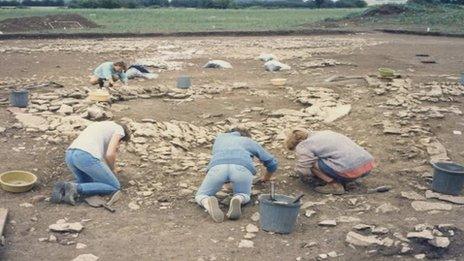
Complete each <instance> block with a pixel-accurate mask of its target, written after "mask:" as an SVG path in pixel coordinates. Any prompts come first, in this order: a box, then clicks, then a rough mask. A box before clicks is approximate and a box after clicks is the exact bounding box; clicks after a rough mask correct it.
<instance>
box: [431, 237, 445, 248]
mask: <svg viewBox="0 0 464 261" xmlns="http://www.w3.org/2000/svg"><path fill="white" fill-rule="evenodd" d="M428 243H429V244H430V245H432V246H434V247H439V248H447V247H448V246H449V245H450V240H449V238H447V237H435V238H434V239H432V240H429V241H428Z"/></svg>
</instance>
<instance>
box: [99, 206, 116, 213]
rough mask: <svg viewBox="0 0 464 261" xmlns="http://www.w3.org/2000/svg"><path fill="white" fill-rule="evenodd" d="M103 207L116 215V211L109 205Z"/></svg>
mask: <svg viewBox="0 0 464 261" xmlns="http://www.w3.org/2000/svg"><path fill="white" fill-rule="evenodd" d="M102 206H103V207H104V208H105V209H106V210H108V211H109V212H111V213H114V212H115V211H116V209H114V208H112V207H110V206H108V205H107V204H103V205H102Z"/></svg>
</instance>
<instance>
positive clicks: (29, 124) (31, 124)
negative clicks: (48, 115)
mask: <svg viewBox="0 0 464 261" xmlns="http://www.w3.org/2000/svg"><path fill="white" fill-rule="evenodd" d="M15 117H16V119H17V120H18V121H19V122H20V123H21V124H22V126H24V127H25V128H32V129H41V128H43V127H44V126H47V120H46V119H45V118H43V117H40V116H35V115H32V114H27V113H18V114H16V115H15ZM47 128H48V127H47Z"/></svg>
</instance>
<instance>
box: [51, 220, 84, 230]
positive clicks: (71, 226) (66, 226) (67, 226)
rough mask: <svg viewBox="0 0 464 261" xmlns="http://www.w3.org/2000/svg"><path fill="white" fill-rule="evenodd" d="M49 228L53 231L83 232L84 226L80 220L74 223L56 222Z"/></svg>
mask: <svg viewBox="0 0 464 261" xmlns="http://www.w3.org/2000/svg"><path fill="white" fill-rule="evenodd" d="M48 229H49V230H51V231H53V232H81V231H82V229H84V226H83V225H82V224H81V223H79V222H74V223H61V222H60V223H58V222H57V223H55V224H52V225H50V226H48Z"/></svg>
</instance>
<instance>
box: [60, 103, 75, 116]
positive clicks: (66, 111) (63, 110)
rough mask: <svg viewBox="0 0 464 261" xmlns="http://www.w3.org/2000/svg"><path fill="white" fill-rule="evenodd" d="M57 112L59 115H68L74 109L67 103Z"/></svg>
mask: <svg viewBox="0 0 464 261" xmlns="http://www.w3.org/2000/svg"><path fill="white" fill-rule="evenodd" d="M57 112H58V113H59V114H61V115H70V114H71V113H73V112H74V109H73V107H71V106H69V105H66V104H63V105H61V107H60V109H59V110H58V111H57Z"/></svg>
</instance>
